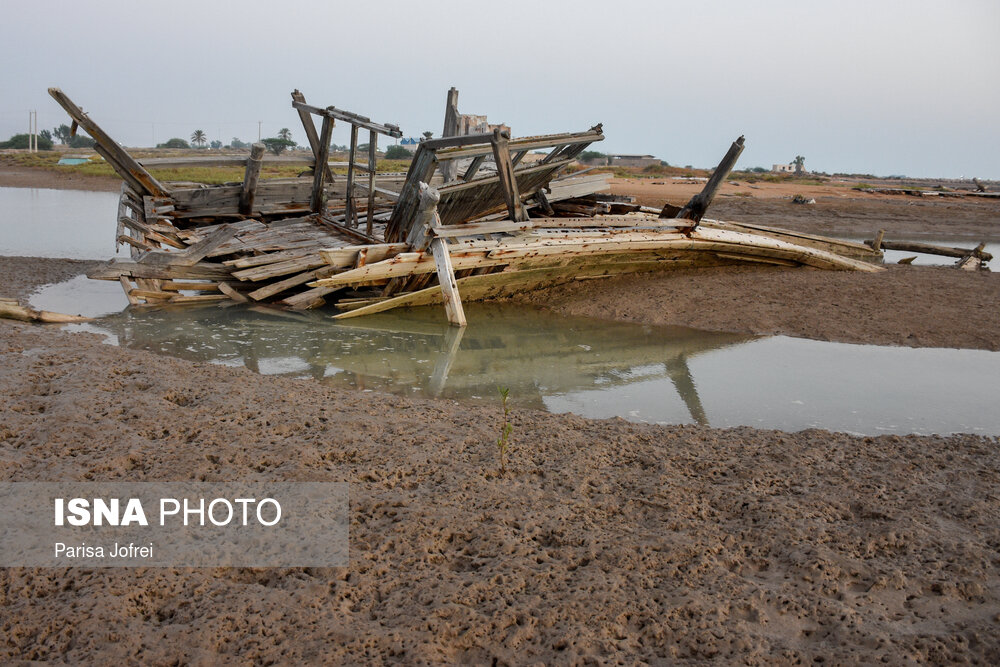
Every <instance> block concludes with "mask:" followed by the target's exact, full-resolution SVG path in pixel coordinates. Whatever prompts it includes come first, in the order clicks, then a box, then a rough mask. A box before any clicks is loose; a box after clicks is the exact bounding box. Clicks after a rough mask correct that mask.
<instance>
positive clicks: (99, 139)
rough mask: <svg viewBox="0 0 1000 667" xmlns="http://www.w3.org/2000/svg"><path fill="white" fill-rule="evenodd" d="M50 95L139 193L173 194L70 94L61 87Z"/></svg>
mask: <svg viewBox="0 0 1000 667" xmlns="http://www.w3.org/2000/svg"><path fill="white" fill-rule="evenodd" d="M49 95H51V96H52V98H53V99H54V100H55V101H56V102H58V103H59V106H61V107H62V108H63V109H65V110H66V113H68V114H69V116H70V118H72V119H73V123H74V124H75V125H79V126H80V127H82V128H83V129H84V130H86V131H87V134H89V135H90V137H91V138H92V139H93V140H94V141H95V142H96V145H95V150H97V152H98V154H100V155H101V157H103V158H104V159H105V160H107V161H108V164H110V165H111V167H112V169H114V170H115V171H116V172H117V173H118V175H119V176H121V177H122V180H124V181H125V182H127V183H128V184H129V185H131V186H133V189H135V190H136V191H137V192H139V193H141V194H144V195H152V196H154V197H169V196H170V193H169V192H168V191H167V189H166V188H165V187H164V186H163V184H162V183H160V182H159V181H158V180H156V179H155V178H153V176H152V174H150V173H149V172H148V171H146V170H145V169H144V168H143V167H142V165H140V164H139V163H138V162H136V161H135V158H133V157H132V156H131V155H129V154H128V151H126V150H125V149H124V148H122V147H121V146H120V145H118V142H116V141H115V140H114V139H112V138H111V137H110V136H108V134H107V133H106V132H105V131H104V130H102V129H101V128H100V126H99V125H98V124H97V123H95V122H94V121H93V120H91V118H90V116H88V115H87V114H85V113H84V112H83V109H81V108H80V107H78V106H77V105H76V104H74V103H73V100H71V99H69V97H67V96H66V94H65V93H64V92H63V91H61V90H59V89H58V88H49Z"/></svg>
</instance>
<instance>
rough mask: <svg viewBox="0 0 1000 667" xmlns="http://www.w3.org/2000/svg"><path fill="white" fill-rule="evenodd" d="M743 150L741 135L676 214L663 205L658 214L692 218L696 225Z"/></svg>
mask: <svg viewBox="0 0 1000 667" xmlns="http://www.w3.org/2000/svg"><path fill="white" fill-rule="evenodd" d="M742 152H743V136H742V135H740V138H739V139H737V140H736V141H734V142H733V145H732V146H730V147H729V150H728V151H727V152H726V155H725V157H723V158H722V161H721V162H720V163H719V166H718V167H716V168H715V171H714V172H713V173H712V176H711V178H709V179H708V182H707V183H705V187H704V188H702V190H701V192H699V193H698V194H696V195H695V196H694V197H692V198H691V201H689V202H688V203H687V204H686V205H685V206H684V207H683V208H682V209H681V210H680V211H679V212H677V214H676V215H671V211H668V210H667V208H666V207H664V210H663V212H662V213H661V214H660V215H661V217H664V218H668V217H676V218H682V219H685V220H693V221H694V225H693V226H694V227H697V226H698V223H699V222H701V219H702V217H704V215H705V211H707V210H708V207H709V206H710V205H711V204H712V200H713V199H715V194H716V192H718V191H719V188H720V187H722V184H723V183H725V182H726V177H727V176H729V172H731V171H732V170H733V167H735V166H736V160H738V159H739V157H740V153H742Z"/></svg>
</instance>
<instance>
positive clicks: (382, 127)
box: [292, 101, 403, 139]
mask: <svg viewBox="0 0 1000 667" xmlns="http://www.w3.org/2000/svg"><path fill="white" fill-rule="evenodd" d="M292 106H293V107H295V108H296V109H298V110H301V111H306V112H308V113H312V114H316V115H317V116H322V117H324V118H330V119H335V120H342V121H345V122H347V123H350V124H351V125H354V126H355V127H363V128H364V129H366V130H374V131H375V132H378V133H379V134H384V135H387V136H390V137H396V138H397V139H398V138H400V137H402V136H403V132H402V130H400V129H399V126H398V125H393V124H392V123H385V124H382V123H374V122H372V120H371V118H368V117H366V116H362V115H360V114H356V113H352V112H350V111H344V110H343V109H338V108H336V107H326V108H325V109H321V108H320V107H314V106H312V105H310V104H305V103H304V102H294V101H293V102H292Z"/></svg>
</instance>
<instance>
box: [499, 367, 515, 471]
mask: <svg viewBox="0 0 1000 667" xmlns="http://www.w3.org/2000/svg"><path fill="white" fill-rule="evenodd" d="M497 391H498V392H500V403H501V405H503V426H502V427H501V428H500V437H499V438H497V452H499V454H500V474H501V475H506V474H507V451H508V450H509V449H510V432H511V431H513V430H514V427H513V425H511V423H510V406H509V405H508V404H507V398H508V396H509V395H510V387H497Z"/></svg>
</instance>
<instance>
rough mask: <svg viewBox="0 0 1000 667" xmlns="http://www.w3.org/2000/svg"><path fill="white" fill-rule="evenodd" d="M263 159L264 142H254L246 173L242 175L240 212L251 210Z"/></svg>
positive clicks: (245, 213)
mask: <svg viewBox="0 0 1000 667" xmlns="http://www.w3.org/2000/svg"><path fill="white" fill-rule="evenodd" d="M263 161H264V144H259V143H255V144H254V145H253V146H251V148H250V157H248V158H247V169H246V174H245V175H244V176H243V191H242V192H241V193H240V213H242V214H243V215H250V214H251V213H252V212H253V202H254V198H255V197H256V196H257V181H258V180H259V179H260V167H261V164H262V163H263Z"/></svg>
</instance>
